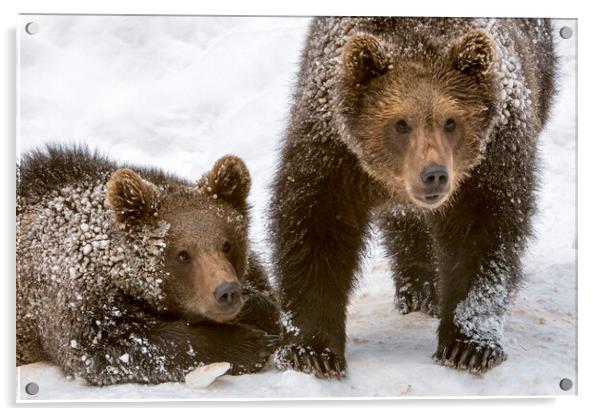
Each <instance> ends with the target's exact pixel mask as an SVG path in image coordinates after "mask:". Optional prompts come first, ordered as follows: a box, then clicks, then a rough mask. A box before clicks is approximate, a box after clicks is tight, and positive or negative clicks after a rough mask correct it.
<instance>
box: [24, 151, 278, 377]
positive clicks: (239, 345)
mask: <svg viewBox="0 0 602 416" xmlns="http://www.w3.org/2000/svg"><path fill="white" fill-rule="evenodd" d="M250 186H251V180H250V176H249V172H248V170H247V168H246V166H245V164H244V163H243V161H242V160H240V159H239V158H237V157H234V156H225V157H223V158H221V159H219V160H218V161H217V162H216V163H215V166H214V167H213V169H212V170H211V171H210V172H208V173H206V174H205V175H204V176H203V177H202V178H201V179H200V180H199V181H198V183H196V184H192V183H188V182H187V181H184V180H181V179H179V178H176V177H175V176H172V175H169V174H166V173H164V172H161V171H159V170H155V169H145V168H141V169H139V168H129V167H120V166H117V165H116V164H115V163H112V162H111V161H109V160H107V159H106V158H104V157H101V156H99V155H98V154H93V153H91V152H90V151H88V150H87V149H86V148H66V147H59V146H48V147H47V149H46V150H36V151H33V152H31V153H29V154H27V155H25V156H24V157H23V159H22V162H21V163H20V165H19V166H18V176H17V346H16V352H17V365H23V364H27V363H32V362H36V361H40V360H45V361H50V362H52V363H53V364H56V365H58V366H60V367H61V368H62V369H63V370H64V371H65V372H66V373H67V374H70V375H74V376H78V377H81V378H83V379H85V380H86V381H87V382H88V383H90V384H92V385H109V384H116V383H131V382H134V383H161V382H178V381H183V380H184V377H185V375H186V374H187V373H188V372H190V371H191V370H193V369H195V368H196V367H198V366H200V365H203V364H207V363H211V362H219V361H227V362H230V363H231V368H230V374H240V373H248V372H256V371H258V370H260V369H261V368H262V367H263V365H264V364H265V362H266V361H267V359H268V357H269V355H270V354H271V353H272V352H273V350H274V349H275V347H276V343H277V341H278V339H279V337H278V335H279V332H280V328H279V324H278V319H279V312H278V307H277V303H276V302H275V299H274V295H273V293H272V290H271V288H270V286H269V283H268V280H267V278H266V275H265V273H264V271H263V269H262V267H261V265H260V264H259V262H258V259H257V256H256V255H255V254H254V253H253V252H252V251H251V250H250V248H249V239H248V224H249V206H248V204H247V196H248V194H249V190H250Z"/></svg>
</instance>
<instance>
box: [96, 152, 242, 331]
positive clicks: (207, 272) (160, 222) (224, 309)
mask: <svg viewBox="0 0 602 416" xmlns="http://www.w3.org/2000/svg"><path fill="white" fill-rule="evenodd" d="M250 186H251V179H250V175H249V171H248V170H247V167H246V166H245V164H244V163H243V161H242V160H240V159H239V158H237V157H234V156H225V157H223V158H221V159H219V160H218V161H217V162H216V163H215V165H214V167H213V169H212V170H211V171H210V172H209V173H207V174H205V175H204V176H203V177H202V178H201V179H200V180H199V181H198V183H197V184H196V185H192V186H190V185H187V184H184V183H182V182H179V181H170V183H168V184H166V185H163V186H161V187H159V186H157V185H155V184H154V183H151V182H149V181H146V180H144V179H143V178H142V177H141V176H140V175H139V174H137V173H136V172H134V171H133V170H131V169H119V170H117V171H115V172H114V173H113V175H112V177H111V179H110V180H109V182H108V184H107V202H108V205H109V207H110V208H111V209H112V211H113V213H114V215H113V218H114V220H115V221H116V222H117V223H118V225H119V226H120V229H121V230H122V233H121V235H122V236H125V242H124V244H123V245H126V246H127V248H126V249H125V250H126V253H125V258H124V259H123V263H124V265H125V267H126V268H128V270H129V272H127V273H125V276H124V277H123V278H120V277H119V276H116V279H115V281H116V284H117V285H118V286H119V287H120V288H121V289H122V290H123V291H124V292H126V293H127V294H129V295H132V296H133V297H136V298H138V299H144V300H146V301H147V302H148V303H151V304H154V305H155V306H159V307H160V309H163V310H164V311H166V312H168V313H171V314H174V315H177V316H182V317H184V318H186V319H188V320H189V321H191V322H199V321H203V320H210V321H214V322H226V321H230V320H232V319H233V318H235V317H236V315H237V314H238V312H239V311H240V309H241V307H242V304H243V298H242V289H241V284H242V282H243V279H244V276H245V272H246V269H247V258H248V205H247V196H248V194H249V190H250ZM141 246H143V247H141ZM149 253H150V254H149ZM136 273H138V274H141V275H140V276H137V275H136ZM145 281H146V282H148V281H152V282H159V286H158V287H159V291H160V294H159V296H154V295H152V294H151V293H150V292H152V291H153V290H154V289H156V287H153V285H152V284H145V283H144V282H145ZM157 297H159V298H160V302H157V299H156V298H157Z"/></svg>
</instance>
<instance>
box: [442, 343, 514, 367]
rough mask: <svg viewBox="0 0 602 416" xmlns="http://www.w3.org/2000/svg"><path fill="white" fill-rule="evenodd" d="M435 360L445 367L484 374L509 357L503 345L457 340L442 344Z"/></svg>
mask: <svg viewBox="0 0 602 416" xmlns="http://www.w3.org/2000/svg"><path fill="white" fill-rule="evenodd" d="M433 358H434V360H435V361H436V362H437V363H438V364H441V365H443V366H445V367H450V368H456V369H458V370H465V371H468V372H469V373H472V374H482V373H484V372H486V371H487V370H490V369H492V368H493V367H495V366H497V365H499V364H501V363H502V362H504V361H505V360H506V358H507V356H506V353H505V352H504V350H503V349H502V347H501V346H499V345H495V346H482V345H479V344H477V343H475V342H470V341H465V340H456V341H455V343H454V344H453V345H440V346H439V348H438V349H437V352H436V353H435V354H433Z"/></svg>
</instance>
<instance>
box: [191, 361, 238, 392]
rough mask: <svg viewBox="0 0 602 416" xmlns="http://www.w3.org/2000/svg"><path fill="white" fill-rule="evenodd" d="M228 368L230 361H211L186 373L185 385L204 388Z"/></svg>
mask: <svg viewBox="0 0 602 416" xmlns="http://www.w3.org/2000/svg"><path fill="white" fill-rule="evenodd" d="M229 369H230V363H213V364H208V365H204V366H201V367H199V368H197V369H195V370H193V371H191V372H190V373H188V374H187V375H186V385H187V386H188V387H192V388H195V389H201V388H205V387H207V386H208V385H210V384H211V383H213V382H214V381H215V380H216V379H217V378H218V377H219V376H221V375H223V374H225V373H226V371H228V370H229Z"/></svg>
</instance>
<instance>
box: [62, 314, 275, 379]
mask: <svg viewBox="0 0 602 416" xmlns="http://www.w3.org/2000/svg"><path fill="white" fill-rule="evenodd" d="M120 327H121V329H122V331H121V334H119V335H118V336H107V331H103V330H102V329H99V330H98V332H97V334H101V335H100V336H98V335H97V336H96V337H94V338H92V339H90V338H84V337H80V340H79V342H78V341H75V340H73V341H71V345H70V347H69V350H68V352H67V354H64V355H62V356H61V357H58V360H57V361H59V363H60V364H61V365H62V367H63V368H64V369H65V371H67V372H68V373H71V374H74V375H76V376H79V377H82V378H83V379H85V380H86V381H87V382H88V383H90V384H92V385H97V386H104V385H111V384H120V383H150V384H158V383H163V382H182V381H184V378H185V376H186V374H188V373H189V372H190V371H192V370H194V369H195V368H196V367H198V366H200V365H203V364H209V363H213V362H221V361H226V362H230V363H231V364H232V367H231V369H230V374H241V373H253V372H256V371H258V370H259V369H261V368H262V367H263V365H264V364H265V362H266V361H267V359H268V358H269V356H270V354H271V353H272V352H273V351H274V349H275V348H276V346H277V341H278V337H276V336H271V335H268V334H266V333H265V332H263V331H260V330H257V329H253V328H251V327H247V326H243V325H226V324H224V325H218V324H211V325H191V324H189V323H188V322H185V321H156V320H154V319H153V318H149V319H148V320H146V321H145V322H143V321H138V322H133V321H129V322H127V323H125V324H124V325H120ZM102 334H104V335H102Z"/></svg>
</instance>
